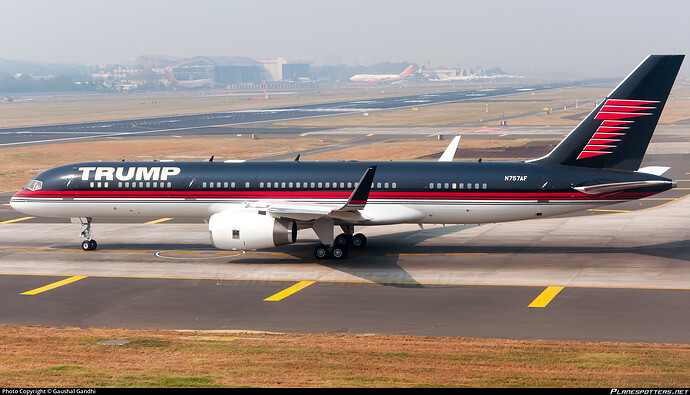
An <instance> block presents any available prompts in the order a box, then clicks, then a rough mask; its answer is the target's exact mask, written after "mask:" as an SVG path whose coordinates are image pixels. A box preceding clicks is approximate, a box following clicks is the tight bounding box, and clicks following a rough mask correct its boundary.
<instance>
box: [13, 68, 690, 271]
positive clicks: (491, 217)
mask: <svg viewBox="0 0 690 395" xmlns="http://www.w3.org/2000/svg"><path fill="white" fill-rule="evenodd" d="M683 58H684V55H651V56H649V57H647V58H646V59H645V60H644V61H643V62H642V63H641V64H640V65H639V66H638V67H637V68H636V69H635V70H634V71H633V72H632V73H631V74H630V75H629V76H628V77H627V78H626V79H625V80H624V81H623V82H622V83H621V84H620V85H618V87H616V88H615V89H614V90H613V92H611V94H609V95H608V96H607V97H606V99H605V100H603V101H602V102H601V103H600V104H599V105H598V106H597V107H596V108H595V109H594V111H592V112H591V113H590V114H589V115H588V116H587V117H586V118H585V119H584V120H583V121H582V122H581V123H580V124H579V125H578V126H577V127H576V128H575V129H573V131H572V132H571V133H570V134H569V135H568V136H567V137H566V138H565V139H564V140H563V141H561V143H560V144H559V145H558V146H556V148H554V150H553V151H551V152H550V153H549V154H548V155H546V156H544V157H542V158H539V159H534V160H529V161H525V162H471V163H468V162H452V154H451V155H450V156H449V155H448V153H449V152H455V146H453V144H457V143H456V141H457V139H456V140H454V143H452V144H451V146H449V148H448V150H447V153H446V154H444V156H443V158H442V161H439V162H412V161H409V162H301V161H299V158H297V159H296V160H295V161H290V162H241V161H240V162H238V161H228V162H214V161H213V160H210V161H204V162H86V163H76V164H69V165H64V166H59V167H56V168H53V169H50V170H47V171H44V172H43V173H41V174H39V175H38V176H36V177H35V178H34V179H33V180H31V181H30V182H29V184H28V185H27V186H26V187H25V188H24V189H22V190H21V191H19V192H17V194H15V195H14V196H13V197H12V199H11V205H12V207H13V208H14V209H15V210H17V211H20V212H22V213H26V214H29V215H36V216H49V217H71V218H79V219H80V221H81V223H82V237H83V238H84V241H83V243H82V248H83V249H84V250H94V249H96V247H97V244H96V241H95V240H94V239H93V238H92V235H91V219H92V218H93V217H177V218H180V217H187V218H203V219H207V220H208V225H209V233H210V238H211V243H212V244H213V245H214V246H216V247H217V248H221V249H228V250H250V249H262V248H270V247H275V246H279V245H284V244H289V243H294V242H295V240H296V239H297V230H298V229H305V228H312V229H313V230H314V232H315V233H316V235H317V236H318V237H319V240H320V241H321V244H320V245H318V246H317V247H316V248H315V250H314V255H315V257H316V258H318V259H325V258H329V257H332V258H334V259H342V258H344V257H345V256H346V255H347V251H348V248H351V247H362V246H364V245H365V244H366V237H365V236H364V235H363V234H362V233H355V231H354V228H355V227H364V226H372V225H384V224H399V223H414V224H425V223H433V224H479V223H491V222H502V221H515V220H522V219H529V218H539V217H548V216H554V215H559V214H564V213H568V212H574V211H578V210H582V209H590V208H595V207H600V206H603V205H608V204H614V203H620V202H625V201H629V200H634V199H640V198H644V197H648V196H652V195H654V194H657V193H660V192H663V191H666V190H668V189H671V188H673V187H675V186H676V182H675V181H673V180H671V179H668V178H664V177H662V176H661V174H663V173H664V172H665V171H666V170H668V168H666V167H647V168H642V169H640V168H639V166H640V163H641V162H642V159H643V156H644V154H645V151H646V149H647V146H648V144H649V141H650V139H651V137H652V133H653V132H654V129H655V128H656V125H657V122H658V121H659V117H660V116H661V112H662V110H663V108H664V105H665V104H666V100H667V98H668V95H669V92H670V90H671V88H672V86H673V83H674V81H675V78H676V75H677V73H678V70H679V69H680V66H681V63H682V62H683ZM335 226H339V227H340V228H341V229H342V231H343V232H342V233H341V234H339V235H338V236H337V237H334V227H335Z"/></svg>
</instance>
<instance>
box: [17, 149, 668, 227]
mask: <svg viewBox="0 0 690 395" xmlns="http://www.w3.org/2000/svg"><path fill="white" fill-rule="evenodd" d="M369 166H377V171H376V174H375V177H374V181H373V183H372V188H371V191H370V194H369V199H368V202H367V203H366V206H365V207H364V208H363V209H361V210H359V216H357V217H351V218H336V221H335V224H351V225H381V224H392V223H436V224H463V223H488V222H502V221H513V220H520V219H529V218H539V217H547V216H553V215H559V214H563V213H568V212H573V211H578V210H582V209H588V208H594V207H599V206H602V205H607V204H613V203H619V202H622V201H627V200H633V199H639V198H643V197H647V196H651V195H654V194H657V193H659V192H663V191H665V190H668V189H670V188H671V187H672V181H671V180H669V179H666V178H664V177H660V176H655V175H651V174H645V173H637V172H628V171H607V170H600V169H587V168H572V167H562V166H550V165H542V164H537V163H528V162H527V163H526V162H483V163H482V162H446V163H443V162H243V163H224V162H86V163H77V164H70V165H64V166H60V167H56V168H54V169H50V170H47V171H45V172H43V173H41V174H40V175H38V176H37V177H35V178H34V180H32V182H31V183H29V185H27V188H25V189H22V190H21V191H19V192H18V193H17V194H16V195H15V196H14V197H13V198H12V200H11V205H12V207H13V208H14V209H16V210H18V211H20V212H23V213H26V214H29V215H37V216H49V217H159V216H160V217H177V218H180V217H186V218H209V217H210V216H211V215H213V214H216V213H219V212H222V211H225V210H228V209H233V208H242V207H247V205H252V207H262V205H270V204H271V203H272V202H283V203H297V204H333V205H342V204H344V203H345V202H346V201H347V199H348V197H349V196H350V194H351V193H352V191H353V189H354V188H355V187H356V185H357V182H358V181H359V180H360V177H361V176H362V174H363V173H364V171H365V170H366V169H367V168H368V167H369ZM645 180H655V181H664V183H662V184H658V185H654V186H650V187H646V188H636V189H634V190H622V191H616V192H612V193H602V194H587V193H583V192H580V191H578V190H575V189H573V187H576V186H580V185H588V184H606V183H616V182H631V181H645ZM37 183H40V186H39V184H37ZM32 184H33V185H32ZM37 186H39V187H38V188H37Z"/></svg>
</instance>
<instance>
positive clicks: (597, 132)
mask: <svg viewBox="0 0 690 395" xmlns="http://www.w3.org/2000/svg"><path fill="white" fill-rule="evenodd" d="M684 57H685V56H684V55H650V56H649V57H647V59H645V60H644V61H643V62H642V63H641V64H640V65H639V66H637V68H636V69H635V70H634V71H633V72H632V73H630V75H629V76H628V77H627V78H626V79H625V80H623V82H621V83H620V85H618V87H616V89H614V90H613V92H611V93H610V94H609V95H608V96H607V97H606V99H604V100H603V101H602V102H601V104H600V105H599V106H597V108H595V109H594V111H592V112H591V113H590V114H589V115H588V116H587V118H585V119H584V120H583V121H582V122H580V124H579V125H578V126H577V127H576V128H575V129H574V130H573V131H572V132H570V134H569V135H568V137H566V138H565V139H564V140H563V141H561V143H560V144H558V146H557V147H556V148H554V150H553V151H551V153H549V154H548V155H546V156H545V157H543V158H539V159H537V160H535V161H534V162H538V163H544V164H553V165H565V166H579V167H592V168H606V169H618V170H637V169H638V168H639V167H640V163H641V162H642V158H643V157H644V154H645V152H646V150H647V146H648V145H649V141H650V140H651V138H652V134H653V133H654V129H655V128H656V125H657V122H659V117H660V116H661V112H662V110H663V109H664V105H665V104H666V99H667V98H668V95H669V93H670V91H671V87H673V82H674V81H675V79H676V75H677V74H678V70H679V69H680V66H681V64H682V63H683V58H684Z"/></svg>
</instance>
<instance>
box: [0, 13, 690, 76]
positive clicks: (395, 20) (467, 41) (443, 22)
mask: <svg viewBox="0 0 690 395" xmlns="http://www.w3.org/2000/svg"><path fill="white" fill-rule="evenodd" d="M0 15H2V23H0V35H1V37H2V39H1V40H0V58H5V59H13V60H30V61H47V62H58V63H87V64H98V63H101V62H104V63H123V64H126V63H128V62H131V61H132V60H133V59H134V58H136V57H137V56H139V55H145V54H149V55H150V54H155V55H170V56H179V57H186V56H195V55H225V56H248V57H252V58H257V59H263V58H275V57H278V56H285V57H307V58H311V59H313V60H314V61H315V62H316V64H339V63H346V64H355V63H356V62H357V61H358V60H360V61H364V62H368V63H378V62H382V61H387V60H388V61H393V62H400V61H409V62H414V63H417V64H429V65H431V66H446V67H452V66H462V67H473V66H483V67H487V68H489V67H501V68H503V69H504V70H505V71H508V72H513V73H532V74H535V73H542V72H543V73H548V72H556V73H561V72H565V73H576V75H577V76H580V77H585V76H621V75H626V74H627V73H628V72H629V71H631V70H632V69H633V68H634V67H635V66H636V65H637V64H638V63H639V62H641V61H642V60H643V59H644V57H645V56H647V55H648V54H650V53H674V54H687V53H688V52H690V51H689V50H690V2H689V1H663V0H644V1H637V0H627V1H605V0H598V1H591V0H569V1H562V0H558V1H546V0H542V1H531V0H519V1H518V0H515V1H498V0H473V1H458V0H456V1H445V0H444V1H440V0H439V1H435V0H427V1H421V0H395V1H376V0H363V1H362V0H346V1H342V0H340V1H328V0H320V1H319V0H314V1H312V0H283V1H269V0H243V1H230V0H228V1H212V0H183V1H177V0H163V1H160V0H108V1H99V0H88V1H87V0H58V1H43V0H34V1H27V0H0ZM688 62H690V60H688V61H686V62H685V63H688ZM689 70H690V66H687V65H686V66H684V67H683V69H682V71H681V74H683V75H688V74H690V72H688V71H689Z"/></svg>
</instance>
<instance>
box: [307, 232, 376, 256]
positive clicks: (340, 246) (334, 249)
mask: <svg viewBox="0 0 690 395" xmlns="http://www.w3.org/2000/svg"><path fill="white" fill-rule="evenodd" d="M365 244H367V238H366V236H364V235H363V234H361V233H357V234H356V235H352V234H351V233H341V234H339V235H338V236H337V237H336V238H335V239H334V240H333V245H332V246H329V245H326V244H319V245H318V246H317V247H316V248H315V249H314V257H315V258H316V259H327V258H333V259H344V258H345V257H347V252H348V250H349V249H350V248H361V247H364V245H365Z"/></svg>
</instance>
